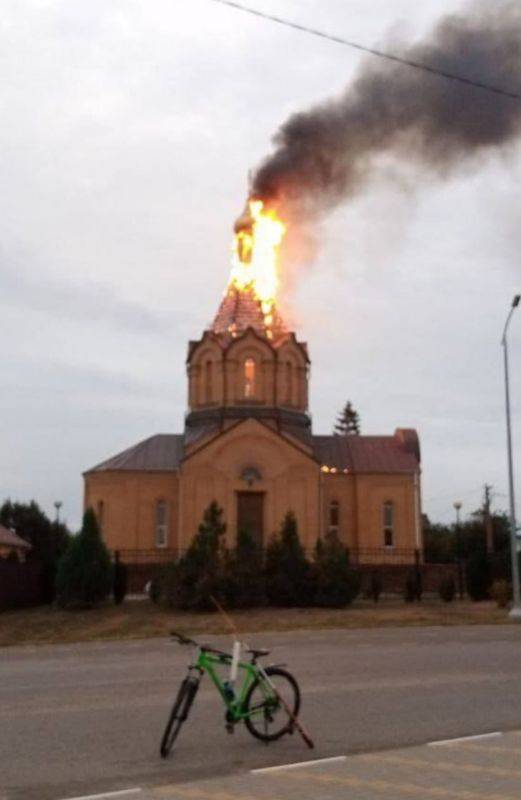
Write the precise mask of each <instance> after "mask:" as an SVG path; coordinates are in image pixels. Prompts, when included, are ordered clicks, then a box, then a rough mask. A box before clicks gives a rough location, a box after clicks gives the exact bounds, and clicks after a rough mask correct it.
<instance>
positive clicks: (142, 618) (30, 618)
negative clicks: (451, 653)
mask: <svg viewBox="0 0 521 800" xmlns="http://www.w3.org/2000/svg"><path fill="white" fill-rule="evenodd" d="M233 618H234V620H235V622H236V624H237V627H238V629H239V631H241V632H244V633H246V632H255V631H283V630H296V629H299V628H301V629H302V628H314V629H324V628H377V627H390V626H397V625H398V626H411V625H490V624H498V623H499V624H504V623H508V621H509V620H508V612H507V610H505V609H500V608H497V606H496V605H495V603H492V602H484V603H472V602H468V601H462V602H460V601H454V602H453V603H442V602H441V601H440V600H438V599H425V600H424V601H423V602H422V603H412V604H405V603H404V602H403V600H400V599H399V598H392V599H391V598H386V599H383V600H381V601H380V603H379V604H378V605H377V606H375V605H374V604H373V603H372V602H369V601H365V600H358V601H357V602H356V603H355V604H354V605H353V606H351V607H350V608H347V609H318V608H304V609H298V608H288V609H273V608H261V609H253V610H250V611H236V612H233ZM172 629H174V630H179V631H182V632H184V633H187V634H190V633H191V634H196V633H225V632H227V631H226V627H225V625H224V624H223V621H222V619H221V617H220V616H219V615H218V614H193V613H187V612H179V611H177V612H173V611H166V610H164V609H161V608H158V607H156V606H154V605H152V603H150V602H149V601H148V600H129V601H127V602H125V603H124V604H123V605H122V606H118V607H116V606H106V607H103V608H99V609H94V610H90V611H62V610H59V609H55V608H50V607H46V606H40V607H38V608H29V609H23V610H16V611H4V612H2V613H0V646H7V645H19V644H55V643H60V642H61V643H63V642H88V641H94V640H101V639H143V638H147V637H149V636H167V635H168V632H169V631H170V630H172Z"/></svg>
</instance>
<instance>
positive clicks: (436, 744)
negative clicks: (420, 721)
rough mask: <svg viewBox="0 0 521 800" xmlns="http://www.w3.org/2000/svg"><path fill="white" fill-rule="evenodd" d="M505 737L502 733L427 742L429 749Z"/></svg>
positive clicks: (495, 732)
mask: <svg viewBox="0 0 521 800" xmlns="http://www.w3.org/2000/svg"><path fill="white" fill-rule="evenodd" d="M498 736H503V734H502V732H501V731H492V732H491V733H478V734H476V736H459V737H458V738H457V739H439V740H438V741H437V742H427V744H428V746H429V747H441V746H443V745H446V744H458V743H459V742H476V741H478V740H479V739H495V738H497V737H498Z"/></svg>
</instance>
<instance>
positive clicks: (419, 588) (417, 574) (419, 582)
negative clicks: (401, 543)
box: [414, 547, 423, 600]
mask: <svg viewBox="0 0 521 800" xmlns="http://www.w3.org/2000/svg"><path fill="white" fill-rule="evenodd" d="M420 556H421V554H420V551H419V549H418V548H417V547H416V548H415V550H414V578H415V582H416V597H417V599H418V600H421V596H422V593H423V576H422V568H421V560H420Z"/></svg>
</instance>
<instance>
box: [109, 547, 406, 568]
mask: <svg viewBox="0 0 521 800" xmlns="http://www.w3.org/2000/svg"><path fill="white" fill-rule="evenodd" d="M264 552H265V551H264ZM304 552H305V554H306V557H307V558H308V559H309V560H310V561H312V560H313V556H314V552H315V551H314V548H308V549H306V550H305V551H304ZM348 552H349V559H350V562H351V564H353V565H365V564H374V565H380V564H382V565H386V564H411V565H412V564H417V563H421V562H422V554H421V551H420V550H416V549H414V548H410V547H409V548H407V547H402V548H400V547H393V548H390V547H356V548H355V547H353V548H348ZM118 553H119V557H120V559H121V561H123V562H124V563H125V564H168V563H169V562H171V561H176V560H177V559H178V558H180V557H181V556H182V555H184V554H185V553H186V548H183V549H174V548H159V547H158V548H156V549H150V550H136V549H134V550H118Z"/></svg>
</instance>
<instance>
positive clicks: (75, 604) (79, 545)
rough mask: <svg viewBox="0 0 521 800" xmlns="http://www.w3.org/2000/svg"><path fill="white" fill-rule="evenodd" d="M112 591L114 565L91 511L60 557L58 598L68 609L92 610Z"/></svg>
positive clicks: (87, 511)
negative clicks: (91, 608)
mask: <svg viewBox="0 0 521 800" xmlns="http://www.w3.org/2000/svg"><path fill="white" fill-rule="evenodd" d="M111 588H112V564H111V561H110V554H109V551H108V550H107V548H106V546H105V544H104V542H103V540H102V538H101V536H100V532H99V526H98V520H97V519H96V515H95V513H94V511H93V510H92V508H88V509H87V510H86V511H85V514H84V515H83V525H82V528H81V531H80V532H79V533H78V534H77V535H76V536H74V537H73V538H72V539H71V542H70V544H69V546H68V548H67V550H66V551H65V553H64V555H63V556H62V557H61V559H60V561H59V564H58V571H57V574H56V597H57V600H58V603H59V605H61V606H63V607H67V608H90V607H92V606H95V605H97V604H99V603H101V602H102V601H103V600H104V599H105V598H106V596H107V595H108V594H109V592H110V590H111Z"/></svg>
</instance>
